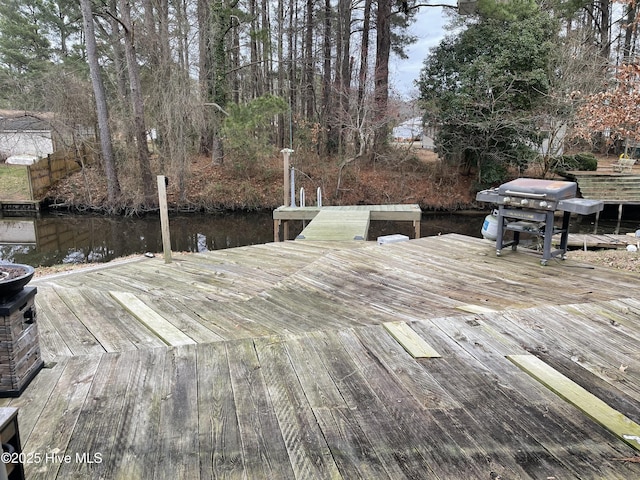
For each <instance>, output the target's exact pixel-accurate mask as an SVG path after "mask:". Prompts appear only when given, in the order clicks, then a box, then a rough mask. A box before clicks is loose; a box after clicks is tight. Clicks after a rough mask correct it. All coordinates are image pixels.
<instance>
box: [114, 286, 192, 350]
mask: <svg viewBox="0 0 640 480" xmlns="http://www.w3.org/2000/svg"><path fill="white" fill-rule="evenodd" d="M109 294H110V295H111V296H112V297H113V298H114V299H115V300H116V301H117V302H118V303H120V304H121V305H122V306H123V307H124V308H125V309H126V310H127V311H128V312H129V313H130V314H131V315H133V316H134V317H136V318H137V319H138V320H139V321H140V322H142V323H143V324H144V325H145V326H146V327H147V328H148V329H149V330H151V331H152V332H153V333H154V334H156V335H157V336H158V337H159V338H160V339H161V340H162V341H163V342H165V343H166V344H167V345H173V346H176V345H189V344H194V343H195V342H194V340H193V339H192V338H191V337H189V336H188V335H185V334H184V333H182V332H181V331H180V330H179V329H177V328H176V327H175V326H174V325H173V324H172V323H170V322H169V321H168V320H166V319H165V318H164V317H163V316H162V315H160V314H159V313H158V312H156V311H155V310H153V309H152V308H151V307H149V306H148V305H147V304H146V303H144V302H143V301H142V300H140V299H139V298H138V297H137V296H136V295H135V294H133V293H129V292H118V291H109Z"/></svg>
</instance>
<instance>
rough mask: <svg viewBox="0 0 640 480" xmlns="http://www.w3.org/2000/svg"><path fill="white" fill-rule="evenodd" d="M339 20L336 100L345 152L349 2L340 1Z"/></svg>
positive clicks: (347, 116) (349, 59)
mask: <svg viewBox="0 0 640 480" xmlns="http://www.w3.org/2000/svg"><path fill="white" fill-rule="evenodd" d="M339 5H340V12H339V15H340V18H341V22H342V29H341V32H340V34H341V36H342V41H341V42H340V43H341V44H342V58H341V59H340V85H339V86H338V98H339V101H340V108H339V109H338V110H339V112H340V150H345V145H346V144H347V139H346V136H345V135H346V133H347V128H346V127H347V125H348V124H350V116H351V111H350V108H349V99H350V97H351V95H350V90H351V13H352V10H351V1H350V0H340V2H339Z"/></svg>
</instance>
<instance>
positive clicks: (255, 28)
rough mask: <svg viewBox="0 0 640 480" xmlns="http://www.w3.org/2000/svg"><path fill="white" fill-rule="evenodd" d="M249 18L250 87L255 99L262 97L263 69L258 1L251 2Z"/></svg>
mask: <svg viewBox="0 0 640 480" xmlns="http://www.w3.org/2000/svg"><path fill="white" fill-rule="evenodd" d="M249 16H250V17H251V32H250V35H249V45H250V48H249V51H250V57H249V59H250V66H249V69H250V71H251V80H250V82H251V84H250V87H249V99H253V98H256V97H259V96H260V88H261V81H260V71H261V68H260V66H259V65H258V35H259V30H260V27H259V25H258V13H257V10H256V0H249Z"/></svg>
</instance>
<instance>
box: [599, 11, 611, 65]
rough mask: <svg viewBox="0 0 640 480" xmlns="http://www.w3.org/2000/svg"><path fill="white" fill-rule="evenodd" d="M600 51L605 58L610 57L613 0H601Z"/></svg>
mask: <svg viewBox="0 0 640 480" xmlns="http://www.w3.org/2000/svg"><path fill="white" fill-rule="evenodd" d="M600 15H601V17H600V18H601V20H600V42H601V47H600V53H601V55H602V58H604V59H605V60H608V59H609V55H610V54H611V42H610V40H609V32H610V30H611V1H610V0H600Z"/></svg>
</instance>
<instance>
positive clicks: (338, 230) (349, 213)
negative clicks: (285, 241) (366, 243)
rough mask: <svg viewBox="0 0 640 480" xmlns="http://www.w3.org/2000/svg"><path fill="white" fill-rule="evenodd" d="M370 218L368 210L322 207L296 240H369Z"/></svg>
mask: <svg viewBox="0 0 640 480" xmlns="http://www.w3.org/2000/svg"><path fill="white" fill-rule="evenodd" d="M369 220H370V213H369V211H368V210H327V209H322V210H320V211H319V212H318V214H317V215H316V216H315V217H314V218H313V220H311V222H310V223H309V224H308V225H307V226H306V228H305V229H304V230H302V232H300V234H299V235H298V236H297V237H296V240H305V241H317V240H320V241H325V240H332V241H351V240H367V235H368V232H369Z"/></svg>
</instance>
